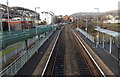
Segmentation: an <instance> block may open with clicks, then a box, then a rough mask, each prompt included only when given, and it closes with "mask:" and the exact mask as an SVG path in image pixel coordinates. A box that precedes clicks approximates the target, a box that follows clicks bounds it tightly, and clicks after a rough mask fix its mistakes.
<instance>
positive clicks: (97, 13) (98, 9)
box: [94, 8, 99, 26]
mask: <svg viewBox="0 0 120 77" xmlns="http://www.w3.org/2000/svg"><path fill="white" fill-rule="evenodd" d="M94 9H96V10H97V26H98V21H99V20H98V14H99V8H94Z"/></svg>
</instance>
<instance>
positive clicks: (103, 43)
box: [102, 33, 105, 48]
mask: <svg viewBox="0 0 120 77" xmlns="http://www.w3.org/2000/svg"><path fill="white" fill-rule="evenodd" d="M104 35H105V34H104V33H103V46H102V47H103V48H104V46H105V40H104V39H105V36H104Z"/></svg>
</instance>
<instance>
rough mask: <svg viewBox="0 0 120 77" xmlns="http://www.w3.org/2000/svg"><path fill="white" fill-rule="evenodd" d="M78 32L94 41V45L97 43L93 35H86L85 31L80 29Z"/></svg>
mask: <svg viewBox="0 0 120 77" xmlns="http://www.w3.org/2000/svg"><path fill="white" fill-rule="evenodd" d="M76 30H78V31H80V32H81V33H82V34H83V35H84V36H85V37H87V38H88V39H89V40H90V41H92V42H93V43H95V38H94V37H93V36H92V35H90V34H88V33H86V32H85V31H83V30H82V29H80V28H77V29H76Z"/></svg>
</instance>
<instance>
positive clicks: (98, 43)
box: [94, 8, 99, 48]
mask: <svg viewBox="0 0 120 77" xmlns="http://www.w3.org/2000/svg"><path fill="white" fill-rule="evenodd" d="M94 9H96V10H97V26H98V14H99V8H94ZM96 37H97V42H96V48H97V47H98V44H99V32H98V34H97V36H96Z"/></svg>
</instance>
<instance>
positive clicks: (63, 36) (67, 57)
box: [41, 25, 103, 77]
mask: <svg viewBox="0 0 120 77" xmlns="http://www.w3.org/2000/svg"><path fill="white" fill-rule="evenodd" d="M76 36H77V35H76V34H75V32H74V31H73V30H72V28H71V26H70V25H68V26H65V27H64V28H63V29H62V31H61V33H60V36H59V38H58V40H57V41H56V43H55V46H53V52H52V55H51V57H50V59H49V61H48V63H47V65H46V67H45V69H44V71H43V74H42V76H41V77H44V76H47V75H49V76H51V77H52V76H67V75H73V76H98V75H99V76H101V75H103V74H102V73H101V72H100V70H99V69H98V67H97V66H96V65H95V64H94V62H93V61H92V60H91V58H90V57H89V55H88V54H87V52H86V50H85V49H84V47H83V46H82V44H81V43H80V42H79V40H78V38H77V37H76Z"/></svg>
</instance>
